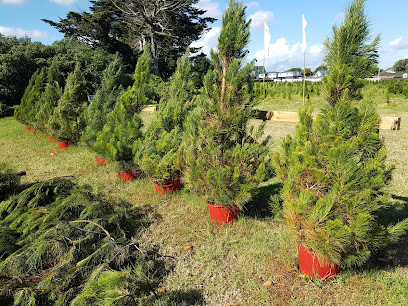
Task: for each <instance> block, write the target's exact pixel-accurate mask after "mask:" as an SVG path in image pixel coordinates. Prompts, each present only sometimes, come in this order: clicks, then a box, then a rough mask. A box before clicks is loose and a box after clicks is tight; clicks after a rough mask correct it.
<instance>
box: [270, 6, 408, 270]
mask: <svg viewBox="0 0 408 306" xmlns="http://www.w3.org/2000/svg"><path fill="white" fill-rule="evenodd" d="M364 2H365V1H364V0H354V1H353V2H352V4H351V5H350V6H349V7H348V8H347V10H346V16H345V19H344V23H343V24H342V25H341V26H340V27H333V35H332V38H331V39H328V40H327V41H326V44H325V46H326V50H325V52H326V62H327V65H328V67H329V75H328V77H327V79H326V90H327V91H326V97H327V105H326V106H325V108H324V109H323V110H322V112H321V114H320V115H318V116H317V118H316V119H315V120H314V119H313V117H312V109H311V108H310V107H307V108H306V109H302V110H300V111H299V117H300V123H299V124H298V125H297V127H296V133H295V136H294V138H292V137H290V136H287V138H286V139H285V140H284V142H283V145H282V152H280V153H279V154H278V155H277V156H276V160H275V161H276V163H275V164H276V172H277V173H278V175H279V177H280V178H281V179H282V180H283V183H284V186H283V189H282V198H283V216H284V217H285V219H286V220H287V223H288V225H289V228H290V229H292V230H294V232H295V234H296V239H297V240H298V241H299V242H300V243H302V244H303V245H304V246H305V247H306V248H309V249H312V250H313V251H315V252H316V253H317V254H318V256H319V257H320V258H321V259H323V258H328V259H330V260H331V261H332V262H333V263H335V264H342V265H345V266H360V265H362V264H364V263H365V262H366V261H367V260H368V258H369V256H370V254H371V252H372V251H373V250H375V249H377V248H380V247H383V246H385V245H386V244H387V243H389V242H394V241H396V240H397V239H398V237H399V236H400V235H401V234H403V233H404V232H405V230H406V229H407V228H408V219H406V220H404V221H403V222H401V223H397V224H396V225H388V226H387V225H383V224H380V222H379V221H378V219H377V215H376V214H377V212H378V210H379V209H381V208H384V207H386V206H387V205H388V201H389V196H388V195H387V194H386V193H385V191H384V187H385V186H386V185H387V183H388V182H389V180H390V176H391V169H390V168H389V167H388V166H387V165H386V156H387V152H386V150H385V147H384V142H383V140H382V139H381V138H380V136H379V122H380V119H379V117H378V114H377V113H376V111H375V109H374V108H373V106H372V104H371V103H370V101H358V99H357V98H358V96H359V95H358V89H359V88H361V83H359V80H358V76H359V75H360V76H361V75H363V74H364V73H365V72H362V71H361V69H364V67H367V66H369V65H372V64H373V62H375V61H374V60H375V56H374V55H375V54H376V49H375V45H376V44H377V39H378V38H376V39H374V40H373V41H372V42H369V39H368V34H369V28H368V23H367V17H366V15H365V12H364ZM345 37H347V39H345ZM334 50H337V51H336V52H334ZM364 51H367V53H366V54H365V53H364ZM354 64H355V65H354ZM356 76H357V78H356ZM356 99H357V100H356Z"/></svg>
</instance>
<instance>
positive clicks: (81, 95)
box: [47, 64, 86, 142]
mask: <svg viewBox="0 0 408 306" xmlns="http://www.w3.org/2000/svg"><path fill="white" fill-rule="evenodd" d="M85 101H86V93H85V78H84V75H83V74H82V72H81V67H80V65H79V64H77V65H76V67H75V70H74V72H72V73H70V74H69V75H68V77H67V81H66V84H65V88H64V93H63V95H62V97H61V99H60V100H59V101H58V106H57V107H55V108H54V110H53V113H52V115H51V117H50V118H49V121H48V124H47V130H48V131H49V133H50V134H51V136H52V137H54V138H56V139H57V140H58V141H73V142H77V141H78V140H79V139H80V137H81V133H82V130H83V129H84V120H83V112H84V109H85V106H86V104H85V103H86V102H85Z"/></svg>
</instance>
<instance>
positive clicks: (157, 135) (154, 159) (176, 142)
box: [133, 53, 194, 184]
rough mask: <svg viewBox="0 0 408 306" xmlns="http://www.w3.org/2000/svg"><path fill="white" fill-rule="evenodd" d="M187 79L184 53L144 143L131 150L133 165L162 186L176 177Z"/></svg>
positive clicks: (187, 105)
mask: <svg viewBox="0 0 408 306" xmlns="http://www.w3.org/2000/svg"><path fill="white" fill-rule="evenodd" d="M190 76H191V64H190V60H189V54H188V53H186V54H185V55H184V56H183V57H182V58H180V59H179V61H178V63H177V69H176V72H175V73H174V75H173V77H172V79H171V81H170V83H169V88H168V94H167V99H166V100H164V101H163V102H162V103H160V108H159V111H158V112H157V120H155V121H153V122H152V123H151V125H150V126H149V129H148V131H147V132H146V135H145V137H144V139H143V140H139V141H137V142H135V144H134V146H133V151H134V154H135V159H134V161H135V164H138V165H139V166H140V168H141V170H142V171H143V172H145V173H147V174H148V175H150V176H152V177H154V178H156V179H159V180H163V181H164V184H165V183H166V181H167V180H169V179H173V178H174V175H175V174H178V171H177V169H176V165H175V164H176V157H177V153H178V150H179V147H180V144H181V141H182V137H183V136H182V133H183V123H184V120H185V118H186V116H187V115H188V113H189V112H190V110H191V108H192V100H193V89H194V87H193V82H192V81H191V79H190Z"/></svg>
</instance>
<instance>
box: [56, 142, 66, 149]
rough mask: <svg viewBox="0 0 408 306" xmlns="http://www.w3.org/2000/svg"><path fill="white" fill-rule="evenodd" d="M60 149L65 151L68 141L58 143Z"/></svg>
mask: <svg viewBox="0 0 408 306" xmlns="http://www.w3.org/2000/svg"><path fill="white" fill-rule="evenodd" d="M58 145H59V148H60V149H66V148H67V147H68V141H58Z"/></svg>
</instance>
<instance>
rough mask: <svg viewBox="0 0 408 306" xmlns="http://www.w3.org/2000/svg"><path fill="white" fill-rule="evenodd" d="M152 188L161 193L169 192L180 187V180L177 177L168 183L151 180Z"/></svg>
mask: <svg viewBox="0 0 408 306" xmlns="http://www.w3.org/2000/svg"><path fill="white" fill-rule="evenodd" d="M153 185H154V188H155V189H156V192H157V193H158V194H161V195H163V194H164V193H170V192H174V191H177V190H180V189H181V182H180V179H179V178H176V179H175V180H174V181H173V180H171V179H170V180H169V184H167V185H160V184H158V183H157V181H153Z"/></svg>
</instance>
